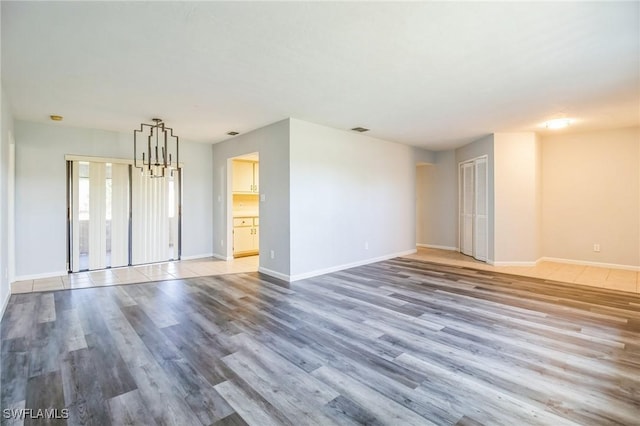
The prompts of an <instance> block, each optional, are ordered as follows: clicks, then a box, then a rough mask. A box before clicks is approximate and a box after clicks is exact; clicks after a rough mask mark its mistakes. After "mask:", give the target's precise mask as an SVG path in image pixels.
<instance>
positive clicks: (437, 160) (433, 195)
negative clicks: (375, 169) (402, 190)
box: [416, 150, 458, 250]
mask: <svg viewBox="0 0 640 426" xmlns="http://www.w3.org/2000/svg"><path fill="white" fill-rule="evenodd" d="M457 168H458V163H457V162H456V153H455V151H454V150H449V151H441V152H436V153H435V154H434V155H433V164H427V165H421V166H418V168H417V175H416V191H417V194H416V203H417V206H416V207H417V208H416V214H417V217H416V241H417V243H418V245H425V246H430V247H436V248H445V249H449V250H456V249H457V248H458V214H457V209H458V174H457Z"/></svg>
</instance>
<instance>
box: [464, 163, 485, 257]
mask: <svg viewBox="0 0 640 426" xmlns="http://www.w3.org/2000/svg"><path fill="white" fill-rule="evenodd" d="M459 172H460V189H459V191H460V197H459V199H460V252H461V253H462V254H466V255H468V256H473V257H475V258H476V259H478V260H482V261H486V260H487V259H488V252H489V250H488V235H489V231H488V225H489V214H488V211H489V207H488V201H487V200H488V189H487V188H488V182H487V175H488V170H487V157H479V158H476V159H474V160H471V161H467V162H465V163H461V164H460V170H459Z"/></svg>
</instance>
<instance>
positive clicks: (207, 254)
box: [180, 253, 216, 260]
mask: <svg viewBox="0 0 640 426" xmlns="http://www.w3.org/2000/svg"><path fill="white" fill-rule="evenodd" d="M215 256H216V255H215V254H213V253H205V254H196V255H193V256H180V260H195V259H204V258H206V257H215Z"/></svg>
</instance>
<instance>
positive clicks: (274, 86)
mask: <svg viewBox="0 0 640 426" xmlns="http://www.w3.org/2000/svg"><path fill="white" fill-rule="evenodd" d="M2 83H3V87H4V89H5V91H6V93H7V94H8V98H9V101H10V103H11V105H12V108H13V112H14V116H15V118H17V119H23V120H29V121H36V122H45V121H47V120H48V116H49V115H50V114H60V115H63V116H64V117H65V118H64V121H63V122H62V123H61V125H69V126H77V127H91V128H99V129H107V130H117V131H125V132H130V131H132V129H134V128H136V127H137V126H138V125H139V123H140V122H142V121H144V122H150V119H151V118H152V117H156V116H159V117H161V118H164V119H165V121H166V122H167V125H168V126H170V127H173V128H174V129H175V131H176V133H177V134H178V135H180V136H181V137H182V138H187V139H191V140H197V141H203V142H219V141H221V140H225V139H228V138H229V136H227V135H226V133H227V132H228V131H230V130H235V131H238V132H247V131H249V130H252V129H255V128H258V127H261V126H263V125H266V124H269V123H272V122H275V121H278V120H281V119H284V118H286V117H295V118H299V119H302V120H308V121H311V122H315V123H319V124H324V125H327V126H331V127H335V128H342V129H350V128H352V127H355V126H363V127H367V128H370V129H371V131H370V132H369V133H368V134H369V135H371V136H374V137H378V138H382V139H387V140H391V141H397V142H401V143H406V144H411V145H416V146H422V147H426V148H430V149H435V150H441V149H445V148H451V147H456V146H460V145H462V144H464V143H467V142H469V141H471V140H474V139H477V138H479V137H481V136H483V135H486V134H489V133H493V132H508V131H536V130H540V127H539V125H540V124H541V123H542V122H543V121H545V120H547V119H550V118H554V117H560V116H567V117H572V118H575V119H576V122H575V124H574V125H573V126H572V131H583V130H592V129H601V128H611V127H622V126H633V125H639V124H640V2H624V3H614V2H607V3H605V2H595V3H560V2H557V3H553V2H548V3H546V2H545V3H505V2H497V3H468V2H460V3H456V2H435V3H432V2H429V3H427V2H407V3H393V2H391V3H384V2H309V3H308V2H273V3H272V2H9V1H2Z"/></svg>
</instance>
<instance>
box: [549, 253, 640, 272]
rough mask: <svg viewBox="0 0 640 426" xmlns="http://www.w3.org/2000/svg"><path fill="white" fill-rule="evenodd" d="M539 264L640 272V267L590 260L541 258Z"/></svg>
mask: <svg viewBox="0 0 640 426" xmlns="http://www.w3.org/2000/svg"><path fill="white" fill-rule="evenodd" d="M539 262H557V263H568V264H570V265H584V266H595V267H598V268H609V269H624V270H627V271H640V266H634V265H621V264H619V263H604V262H590V261H588V260H574V259H562V258H559V257H546V256H545V257H541V258H540V259H538V263H539Z"/></svg>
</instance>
